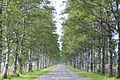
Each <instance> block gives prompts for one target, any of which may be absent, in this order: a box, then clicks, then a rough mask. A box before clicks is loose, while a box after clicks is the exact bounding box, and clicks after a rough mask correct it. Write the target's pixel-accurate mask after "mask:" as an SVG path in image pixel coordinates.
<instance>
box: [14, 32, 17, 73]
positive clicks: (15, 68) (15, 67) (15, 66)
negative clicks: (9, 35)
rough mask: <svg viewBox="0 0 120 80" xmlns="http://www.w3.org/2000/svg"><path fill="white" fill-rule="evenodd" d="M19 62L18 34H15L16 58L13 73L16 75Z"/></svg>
mask: <svg viewBox="0 0 120 80" xmlns="http://www.w3.org/2000/svg"><path fill="white" fill-rule="evenodd" d="M17 61H18V33H17V32H15V57H14V68H13V73H15V74H16V70H17Z"/></svg>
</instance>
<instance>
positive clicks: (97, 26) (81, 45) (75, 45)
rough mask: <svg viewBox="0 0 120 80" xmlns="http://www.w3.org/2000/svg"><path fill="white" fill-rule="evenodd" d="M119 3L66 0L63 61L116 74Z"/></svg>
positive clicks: (119, 42)
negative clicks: (66, 16)
mask: <svg viewBox="0 0 120 80" xmlns="http://www.w3.org/2000/svg"><path fill="white" fill-rule="evenodd" d="M119 6H120V0H69V1H68V5H67V8H66V10H65V12H64V13H65V14H67V15H68V18H67V19H66V20H65V22H64V23H63V26H64V28H63V29H64V31H63V44H62V45H63V47H62V56H63V58H64V59H63V60H64V61H65V62H66V63H69V64H70V65H73V66H74V67H76V68H80V69H82V70H86V71H92V72H98V73H100V74H109V76H116V77H117V78H120V7H119ZM115 35H118V39H114V36H115ZM116 49H117V50H118V51H116ZM114 74H115V75H114Z"/></svg>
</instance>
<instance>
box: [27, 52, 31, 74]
mask: <svg viewBox="0 0 120 80" xmlns="http://www.w3.org/2000/svg"><path fill="white" fill-rule="evenodd" d="M28 65H29V66H28V72H32V55H31V50H29V64H28Z"/></svg>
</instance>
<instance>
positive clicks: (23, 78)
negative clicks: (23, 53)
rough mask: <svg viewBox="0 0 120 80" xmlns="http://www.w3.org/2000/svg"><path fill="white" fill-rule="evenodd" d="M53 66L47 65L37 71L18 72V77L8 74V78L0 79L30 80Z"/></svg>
mask: <svg viewBox="0 0 120 80" xmlns="http://www.w3.org/2000/svg"><path fill="white" fill-rule="evenodd" d="M54 67H55V66H52V67H48V68H45V69H42V70H38V71H34V72H30V73H24V74H19V77H17V76H16V75H10V76H9V79H2V80H32V79H34V78H36V77H38V76H39V75H42V74H44V73H46V72H49V71H51V70H52V69H53V68H54Z"/></svg>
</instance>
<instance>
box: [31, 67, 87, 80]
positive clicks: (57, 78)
mask: <svg viewBox="0 0 120 80" xmlns="http://www.w3.org/2000/svg"><path fill="white" fill-rule="evenodd" d="M33 80H89V79H87V78H83V77H81V76H80V75H79V74H77V73H75V72H74V71H72V70H70V69H68V68H67V67H66V66H64V65H58V66H57V67H55V68H54V69H53V70H52V71H50V72H48V73H45V74H43V75H40V76H39V77H37V78H35V79H33Z"/></svg>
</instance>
